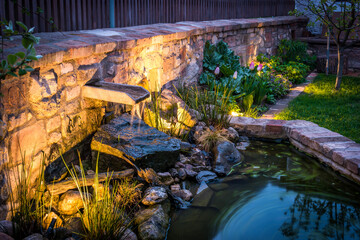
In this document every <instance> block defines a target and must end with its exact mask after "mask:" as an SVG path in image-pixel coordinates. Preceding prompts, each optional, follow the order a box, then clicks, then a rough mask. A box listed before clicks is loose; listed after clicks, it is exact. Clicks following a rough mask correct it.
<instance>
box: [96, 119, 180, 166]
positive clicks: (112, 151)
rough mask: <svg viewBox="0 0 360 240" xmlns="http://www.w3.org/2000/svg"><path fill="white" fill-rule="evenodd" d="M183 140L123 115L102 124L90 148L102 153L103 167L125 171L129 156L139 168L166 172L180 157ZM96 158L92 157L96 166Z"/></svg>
mask: <svg viewBox="0 0 360 240" xmlns="http://www.w3.org/2000/svg"><path fill="white" fill-rule="evenodd" d="M180 143H181V141H180V140H178V139H176V138H172V137H170V136H169V135H167V134H165V133H163V132H160V131H158V130H157V129H155V128H153V127H150V126H149V125H147V124H145V123H144V122H143V121H142V120H141V119H138V118H137V117H135V116H131V115H129V114H123V115H121V116H119V117H117V118H115V119H113V120H111V121H110V123H108V124H106V125H102V126H101V127H100V129H99V130H98V131H97V133H96V134H95V135H94V137H93V139H92V142H91V149H92V150H93V151H95V152H100V153H102V154H101V155H100V159H99V169H101V170H106V169H110V170H114V171H116V170H122V169H123V168H125V167H126V166H127V164H126V162H125V160H124V157H126V158H128V159H130V160H131V161H133V162H134V163H135V164H136V165H137V166H138V167H140V168H144V169H145V168H153V169H154V170H155V171H156V172H164V171H166V170H167V169H169V168H170V167H172V166H174V164H175V162H176V161H177V160H178V158H179V152H180ZM96 160H97V159H96V158H93V165H95V163H96Z"/></svg>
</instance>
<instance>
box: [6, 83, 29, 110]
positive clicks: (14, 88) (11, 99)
mask: <svg viewBox="0 0 360 240" xmlns="http://www.w3.org/2000/svg"><path fill="white" fill-rule="evenodd" d="M1 93H2V94H3V95H4V96H3V97H2V102H3V104H4V109H5V112H6V113H8V114H12V113H14V112H16V111H18V110H19V109H21V108H22V107H24V106H26V104H27V101H26V99H25V94H24V93H26V87H25V82H24V81H15V82H12V83H9V84H3V85H2V86H1Z"/></svg>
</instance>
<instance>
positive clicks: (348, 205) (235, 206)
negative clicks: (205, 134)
mask: <svg viewBox="0 0 360 240" xmlns="http://www.w3.org/2000/svg"><path fill="white" fill-rule="evenodd" d="M242 154H243V155H244V160H243V161H242V163H241V164H240V165H238V166H236V167H233V169H232V172H231V174H229V175H228V176H227V177H225V178H222V179H220V180H217V181H214V182H210V183H208V184H207V187H206V185H205V186H204V183H203V184H202V186H200V188H203V189H204V190H202V191H201V192H200V193H199V194H197V195H196V196H195V198H194V200H193V202H192V205H191V207H190V208H188V209H185V210H177V211H175V212H174V213H173V216H172V219H171V224H170V229H169V231H168V235H167V239H168V240H173V239H216V240H218V239H219V240H220V239H221V240H223V239H360V188H359V187H358V186H356V185H355V184H352V183H350V182H347V181H346V180H344V179H341V178H340V177H339V176H337V175H336V174H335V173H334V172H333V171H332V170H330V169H327V168H325V167H323V166H322V165H321V164H319V163H318V162H317V161H316V160H315V159H313V158H310V157H308V156H307V155H305V154H302V153H300V152H298V151H297V150H296V149H295V148H294V147H292V146H291V145H289V144H283V143H280V144H279V143H268V142H261V141H252V142H251V144H250V146H249V147H248V148H247V149H246V150H245V151H242Z"/></svg>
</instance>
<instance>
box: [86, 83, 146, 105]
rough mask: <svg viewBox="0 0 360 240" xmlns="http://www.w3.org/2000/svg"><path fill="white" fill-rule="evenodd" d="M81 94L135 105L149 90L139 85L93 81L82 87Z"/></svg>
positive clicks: (144, 97)
mask: <svg viewBox="0 0 360 240" xmlns="http://www.w3.org/2000/svg"><path fill="white" fill-rule="evenodd" d="M82 90H83V96H84V97H87V98H92V99H97V100H103V101H107V102H113V103H120V104H127V105H135V104H137V103H139V102H141V101H143V100H145V99H147V98H148V97H149V96H150V93H149V91H147V90H146V89H145V88H143V87H141V86H134V85H127V84H119V83H109V82H104V81H98V82H93V83H90V84H86V85H84V86H83V87H82Z"/></svg>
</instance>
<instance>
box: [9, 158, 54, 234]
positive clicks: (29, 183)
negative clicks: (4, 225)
mask: <svg viewBox="0 0 360 240" xmlns="http://www.w3.org/2000/svg"><path fill="white" fill-rule="evenodd" d="M44 162H45V156H44V155H43V156H42V158H41V160H40V166H39V169H38V171H39V172H38V174H37V176H34V175H33V173H34V172H35V173H36V171H34V172H33V163H34V159H31V160H30V161H28V162H27V161H25V154H24V155H22V159H21V163H20V164H19V165H18V166H16V167H14V168H12V169H10V168H9V167H6V168H5V171H4V172H5V177H6V178H7V188H8V191H9V200H10V201H9V202H10V211H11V221H12V223H13V230H14V231H13V232H14V238H15V239H23V238H24V237H26V236H29V235H31V234H33V233H41V234H44V233H45V231H46V229H43V228H42V222H43V219H44V217H45V215H46V214H47V213H49V212H50V210H51V205H52V203H51V201H52V198H50V204H49V203H48V202H46V201H48V200H49V199H46V198H45V197H44V192H45V181H44V167H45V163H44ZM34 179H35V180H34ZM45 206H47V207H45Z"/></svg>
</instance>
